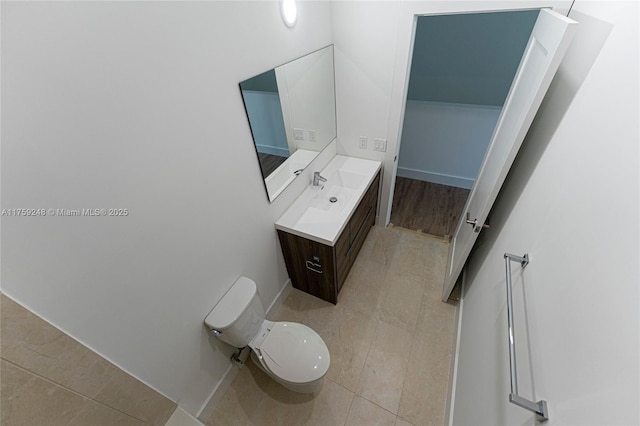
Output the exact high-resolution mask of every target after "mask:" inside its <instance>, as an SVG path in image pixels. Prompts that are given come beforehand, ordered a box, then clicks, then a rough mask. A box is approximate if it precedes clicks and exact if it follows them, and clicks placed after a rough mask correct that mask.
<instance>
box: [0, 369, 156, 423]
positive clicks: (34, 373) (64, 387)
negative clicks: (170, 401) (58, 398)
mask: <svg viewBox="0 0 640 426" xmlns="http://www.w3.org/2000/svg"><path fill="white" fill-rule="evenodd" d="M0 359H2V361H5V362H7V363H9V364H11V365H12V366H14V367H16V368H17V369H19V370H22V371H24V372H26V373H28V374H30V375H32V376H35V377H37V378H39V379H41V380H44V381H45V382H47V383H51V384H52V385H54V386H57V387H59V388H62V389H64V390H65V391H67V392H70V393H72V394H74V395H77V396H79V397H81V398H82V399H84V400H86V402H85V403H84V405H83V406H82V407H83V408H84V407H85V406H86V405H87V404H88V403H89V402H95V403H96V404H99V405H102V406H103V407H107V408H109V409H110V410H113V411H117V412H119V413H121V414H124V415H125V416H127V417H131V418H132V419H136V420H138V421H140V422H142V423H144V424H147V425H150V424H151V423H149V422H146V421H144V420H142V419H140V418H138V417H136V416H133V415H131V414H129V413H125V412H124V411H122V410H120V409H118V408H115V407H112V406H110V405H107V404H105V403H104V402H101V401H98V400H96V399H94V398H95V397H89V396H87V395H83V394H81V393H80V392H78V391H76V390H74V389H71V388H69V387H67V386H66V385H63V384H61V383H58V382H56V381H55V380H52V379H50V378H48V377H44V376H42V375H41V374H39V373H37V372H35V371H31V370H29V369H27V368H25V367H23V366H21V365H19V364H16V363H15V362H13V361H11V360H9V359H6V358H0ZM109 380H111V379H109ZM105 386H106V385H105ZM103 388H104V386H103V387H102V388H100V391H98V393H96V396H98V395H99V394H100V392H101V391H102V389H103ZM76 417H77V414H76V416H74V417H73V418H72V419H71V420H73V419H75V418H76Z"/></svg>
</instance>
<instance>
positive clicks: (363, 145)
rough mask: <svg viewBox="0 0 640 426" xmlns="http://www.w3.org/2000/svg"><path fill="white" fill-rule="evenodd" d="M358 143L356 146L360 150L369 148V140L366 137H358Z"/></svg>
mask: <svg viewBox="0 0 640 426" xmlns="http://www.w3.org/2000/svg"><path fill="white" fill-rule="evenodd" d="M359 141H360V143H359V144H358V146H359V147H360V149H367V148H368V147H369V138H368V137H366V136H360V138H359Z"/></svg>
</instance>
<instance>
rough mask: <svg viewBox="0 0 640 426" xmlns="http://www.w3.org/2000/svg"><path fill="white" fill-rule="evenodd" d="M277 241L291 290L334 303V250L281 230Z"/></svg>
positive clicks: (336, 299)
mask: <svg viewBox="0 0 640 426" xmlns="http://www.w3.org/2000/svg"><path fill="white" fill-rule="evenodd" d="M278 237H279V238H280V244H281V245H282V252H283V253H284V260H285V263H286V264H287V270H288V271H289V278H291V284H292V285H293V287H294V288H297V289H299V290H302V291H304V292H306V293H309V294H313V295H314V296H316V297H319V298H321V299H324V300H326V301H328V302H331V303H336V302H337V301H338V298H337V291H336V281H335V265H334V259H333V252H334V251H333V247H329V246H327V245H324V244H320V243H317V242H315V241H311V240H308V239H306V238H302V237H299V236H297V235H293V234H289V233H287V232H283V231H280V230H278Z"/></svg>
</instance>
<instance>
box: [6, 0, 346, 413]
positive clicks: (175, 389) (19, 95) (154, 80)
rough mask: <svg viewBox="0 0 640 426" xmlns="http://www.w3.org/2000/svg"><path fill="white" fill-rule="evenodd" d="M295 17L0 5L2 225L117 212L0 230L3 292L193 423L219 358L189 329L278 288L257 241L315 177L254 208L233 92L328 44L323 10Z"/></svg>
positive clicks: (256, 185)
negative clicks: (246, 282)
mask: <svg viewBox="0 0 640 426" xmlns="http://www.w3.org/2000/svg"><path fill="white" fill-rule="evenodd" d="M298 9H299V19H298V24H297V26H296V27H295V28H293V29H289V28H287V27H285V25H284V24H283V23H282V20H281V18H280V10H279V4H278V2H277V1H271V2H263V1H260V2H236V1H232V2H188V3H184V2H51V3H47V2H40V3H28V2H16V3H8V2H3V4H2V124H3V125H2V207H3V208H67V209H76V208H127V209H129V215H128V216H126V217H49V216H48V217H30V218H24V217H2V225H3V226H2V254H3V258H2V291H3V292H6V294H8V295H9V296H10V297H12V298H14V299H15V300H17V301H19V302H20V303H21V304H23V305H25V306H26V307H28V308H29V309H31V310H32V311H34V312H35V313H37V314H38V315H41V316H42V317H44V318H45V319H47V320H48V321H50V322H52V323H53V324H54V325H56V326H58V327H60V328H61V329H62V330H64V331H66V332H67V333H69V334H70V335H72V336H73V337H75V338H76V339H78V340H80V341H81V342H83V343H85V344H86V345H88V346H89V347H91V348H93V349H94V350H96V351H97V352H98V353H100V354H102V355H103V356H105V357H107V358H108V359H110V360H111V361H113V362H114V363H115V364H117V365H118V366H120V367H122V368H124V369H125V370H127V371H128V372H130V373H132V374H133V375H135V376H136V377H138V378H140V379H141V380H143V381H145V382H146V383H148V384H149V385H151V386H153V387H154V388H155V389H157V390H158V391H160V392H162V393H163V394H165V395H166V396H168V397H169V398H171V399H173V400H175V401H177V402H178V403H179V404H180V405H181V406H183V407H184V408H185V409H187V411H189V412H190V413H192V414H194V413H196V412H197V411H198V410H199V409H200V408H201V406H202V404H204V403H205V402H206V400H207V398H208V397H209V396H210V394H211V392H212V391H213V389H214V388H215V386H217V384H218V383H220V381H221V379H222V378H223V376H224V374H225V373H226V371H227V368H228V367H229V361H228V356H229V354H230V352H231V349H230V348H228V347H226V346H225V345H223V344H221V343H219V342H217V340H215V339H213V338H210V337H209V336H208V334H207V332H206V331H205V329H204V327H203V325H202V320H203V318H204V317H205V316H206V314H207V313H208V312H209V310H210V309H211V308H212V307H213V306H214V305H215V303H216V302H217V301H218V300H219V299H220V298H221V296H222V295H223V294H224V292H225V291H226V290H227V289H228V287H229V286H230V285H231V283H233V281H234V280H235V279H236V278H237V277H238V276H239V275H241V274H242V275H247V276H249V277H251V278H253V279H254V280H255V281H256V282H257V284H258V292H259V294H260V296H261V298H262V300H263V302H264V304H265V305H266V306H267V307H268V306H269V305H270V304H271V302H272V301H273V300H274V299H275V298H276V295H277V294H278V292H279V291H280V290H281V289H282V288H283V286H284V285H285V283H286V281H287V272H286V268H285V265H284V261H283V259H282V256H281V252H280V247H279V244H278V242H277V237H276V232H275V229H274V225H273V223H274V221H275V219H276V218H277V217H278V216H279V215H280V214H281V213H282V212H283V211H284V210H285V208H286V207H287V206H288V205H289V203H290V202H291V201H292V200H293V199H294V198H295V197H296V196H297V195H298V194H299V193H301V192H302V190H303V187H304V186H306V185H307V184H308V182H309V179H310V176H309V175H310V173H311V172H312V169H315V167H311V168H309V169H308V171H306V172H305V173H304V174H303V175H302V177H301V178H300V179H298V180H297V181H296V182H295V183H294V184H292V185H291V186H289V188H287V190H286V191H285V193H283V195H281V196H280V197H279V198H278V199H277V200H276V201H275V202H274V203H273V204H269V203H268V201H267V197H266V195H265V191H264V183H263V180H262V177H261V174H260V170H259V167H258V162H257V159H256V155H255V152H254V147H253V141H252V139H251V133H250V130H249V126H248V125H247V119H246V116H245V111H244V107H243V105H242V99H241V96H240V91H239V90H238V82H239V81H242V80H245V79H247V78H248V77H251V76H253V75H256V74H259V73H260V72H263V71H265V70H267V69H270V68H273V67H274V66H276V65H278V64H282V63H284V62H287V61H289V60H292V59H294V58H296V57H299V56H302V55H304V54H306V53H309V52H311V51H313V50H316V49H318V48H320V47H323V46H326V45H328V44H330V43H331V22H330V7H329V5H328V4H327V3H324V2H317V3H316V2H300V3H299V4H298ZM331 149H333V152H335V144H333V145H331V146H330V148H329V151H327V152H328V153H330V152H331ZM327 157H328V156H326V155H321V156H320V157H319V158H317V159H316V160H315V161H316V163H315V165H316V166H317V168H321V167H322V162H325V163H326V162H327V161H328V158H327Z"/></svg>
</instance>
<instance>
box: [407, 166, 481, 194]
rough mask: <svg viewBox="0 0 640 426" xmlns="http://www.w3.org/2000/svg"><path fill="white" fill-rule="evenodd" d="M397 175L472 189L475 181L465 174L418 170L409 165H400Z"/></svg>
mask: <svg viewBox="0 0 640 426" xmlns="http://www.w3.org/2000/svg"><path fill="white" fill-rule="evenodd" d="M397 176H400V177H404V178H409V179H416V180H422V181H425V182H433V183H439V184H441V185H448V186H455V187H457V188H465V189H471V188H472V187H473V183H474V182H475V179H470V178H468V177H464V176H454V175H448V174H445V173H437V172H430V171H427V170H416V169H410V168H408V167H398V170H397V172H396V177H397Z"/></svg>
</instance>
